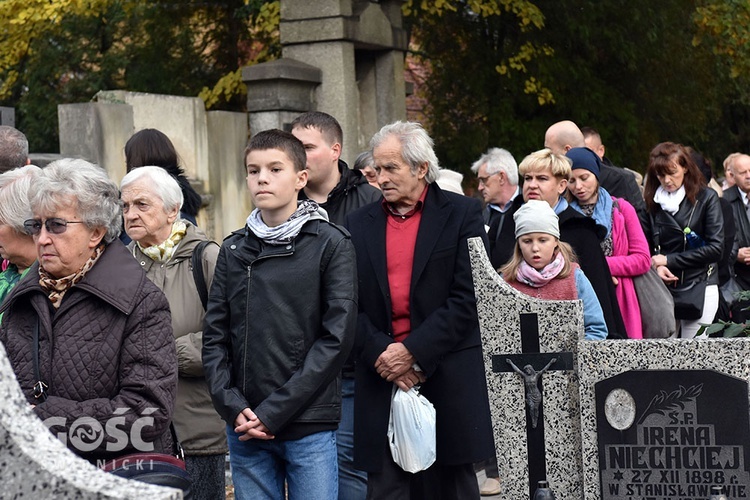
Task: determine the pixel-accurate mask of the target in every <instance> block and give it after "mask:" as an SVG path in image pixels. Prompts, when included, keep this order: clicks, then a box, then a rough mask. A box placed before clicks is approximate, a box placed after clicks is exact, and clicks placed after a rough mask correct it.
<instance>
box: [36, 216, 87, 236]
mask: <svg viewBox="0 0 750 500" xmlns="http://www.w3.org/2000/svg"><path fill="white" fill-rule="evenodd" d="M83 223H84V222H83V221H80V220H65V219H58V218H57V217H53V218H52V219H47V220H46V221H44V222H42V221H41V220H39V219H29V220H25V221H24V222H23V228H24V229H25V230H26V233H27V234H29V235H31V236H36V235H38V234H39V233H41V232H42V225H44V228H45V229H46V230H47V232H48V233H51V234H62V233H64V232H65V231H66V230H67V229H68V224H83Z"/></svg>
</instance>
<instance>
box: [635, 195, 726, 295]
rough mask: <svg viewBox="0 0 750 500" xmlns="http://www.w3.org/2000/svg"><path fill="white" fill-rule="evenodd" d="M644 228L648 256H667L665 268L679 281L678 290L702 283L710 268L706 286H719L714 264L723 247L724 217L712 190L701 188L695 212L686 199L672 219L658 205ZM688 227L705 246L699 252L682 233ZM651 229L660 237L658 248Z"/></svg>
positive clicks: (715, 264)
mask: <svg viewBox="0 0 750 500" xmlns="http://www.w3.org/2000/svg"><path fill="white" fill-rule="evenodd" d="M650 215H651V217H650V219H649V221H648V225H647V228H646V238H647V239H648V242H649V245H650V248H651V253H652V255H655V254H657V253H661V254H662V255H666V256H667V268H669V270H670V271H672V274H674V275H675V276H677V277H678V278H680V281H679V282H678V286H681V285H682V284H688V283H691V282H695V281H700V280H703V279H705V277H706V275H707V274H708V271H709V268H710V269H711V271H710V276H708V284H710V285H715V284H717V283H718V282H719V279H718V272H717V269H718V268H717V263H718V261H719V259H720V258H721V253H722V249H723V245H724V216H723V215H722V213H721V206H720V205H719V197H718V195H717V194H716V192H714V190H713V189H708V188H703V189H702V190H701V191H700V192H699V193H698V197H697V199H696V204H695V208H694V209H693V205H692V204H691V203H690V201H689V200H688V199H687V198H685V199H684V200H682V203H680V208H679V210H678V211H677V213H676V214H675V215H674V216H671V215H670V214H669V213H667V212H665V211H664V210H662V208H661V207H660V206H659V205H658V204H657V205H656V207H655V208H654V209H653V210H652V211H651V212H650ZM686 227H690V229H692V230H693V231H694V232H696V233H697V234H698V235H699V236H700V237H701V238H702V239H703V241H704V242H705V245H704V246H702V247H699V248H690V246H689V245H688V244H687V242H686V238H685V233H684V232H683V229H685V228H686ZM654 228H656V229H657V230H658V233H659V238H658V239H659V247H658V248H657V246H656V243H655V241H654Z"/></svg>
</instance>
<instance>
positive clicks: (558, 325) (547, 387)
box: [469, 238, 583, 499]
mask: <svg viewBox="0 0 750 500" xmlns="http://www.w3.org/2000/svg"><path fill="white" fill-rule="evenodd" d="M469 253H470V256H471V262H472V270H473V276H474V289H475V293H476V298H477V311H478V313H479V324H480V329H481V334H482V346H483V350H484V362H485V373H486V375H487V388H488V390H489V393H490V410H491V412H492V425H493V430H494V435H495V448H496V451H497V456H498V468H499V472H500V481H501V485H502V486H501V487H502V491H501V493H500V497H501V498H507V499H521V498H529V488H530V483H531V477H532V476H533V474H530V469H529V463H530V461H531V462H532V463H533V462H534V457H530V456H529V453H535V452H536V451H538V450H539V449H543V450H544V451H543V457H541V458H542V461H543V462H544V464H543V465H544V467H545V468H546V478H547V480H548V481H549V483H550V486H551V488H552V489H553V490H554V492H555V494H556V495H557V498H561V499H574V498H582V496H583V494H582V491H583V490H582V476H581V469H582V464H581V431H580V419H579V409H578V405H579V400H578V398H579V396H578V376H577V374H576V372H575V371H569V370H565V369H564V367H561V368H562V369H560V370H557V371H555V370H554V369H551V370H550V371H548V372H547V373H545V374H544V375H543V377H542V378H541V387H542V390H541V392H542V394H543V401H542V412H541V414H540V422H539V424H538V425H539V426H542V428H543V431H544V432H543V443H542V444H541V446H537V447H532V449H531V450H530V449H529V446H528V443H527V418H526V408H525V391H524V382H523V380H522V379H521V377H519V376H518V375H517V374H516V373H514V372H513V371H512V370H510V371H505V370H503V371H499V370H500V367H499V366H497V364H498V360H502V359H505V358H510V359H517V358H514V356H522V355H523V353H524V351H527V353H528V352H529V349H527V348H525V345H524V343H523V342H522V331H521V330H522V327H521V323H522V318H525V319H524V320H523V321H524V322H533V323H536V326H537V330H538V349H537V350H536V351H537V352H538V353H542V354H545V353H547V354H548V356H547V358H553V357H554V358H561V356H560V353H567V354H566V355H570V356H572V360H573V366H575V364H576V361H575V358H576V350H577V349H576V346H577V344H578V341H579V340H580V339H583V312H582V308H581V304H580V302H579V301H542V300H539V299H536V298H532V297H529V296H527V295H524V294H522V293H520V292H518V291H516V290H515V289H513V288H511V287H510V286H509V285H507V284H506V283H505V282H504V281H503V279H502V277H501V276H500V275H499V274H498V273H497V271H496V270H495V269H493V268H492V265H491V264H490V261H489V259H488V257H487V253H486V251H485V248H484V245H483V244H482V241H481V240H480V239H479V238H473V239H471V240H469ZM533 314H535V315H536V321H531V320H532V319H533V316H529V315H533ZM498 356H499V357H498ZM545 359H546V358H545ZM493 360H494V362H495V363H494V364H495V366H493ZM545 364H546V362H545V363H542V364H541V365H539V366H537V365H534V368H535V369H536V371H539V370H541V369H542V368H543V367H544V365H545ZM552 366H553V367H554V364H553V365H552ZM571 368H572V367H571ZM531 486H532V487H533V486H534V485H531Z"/></svg>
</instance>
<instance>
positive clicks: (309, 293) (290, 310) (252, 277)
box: [203, 220, 357, 439]
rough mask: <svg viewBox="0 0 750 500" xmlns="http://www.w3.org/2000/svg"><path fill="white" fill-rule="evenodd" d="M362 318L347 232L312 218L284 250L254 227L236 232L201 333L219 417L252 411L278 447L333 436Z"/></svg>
mask: <svg viewBox="0 0 750 500" xmlns="http://www.w3.org/2000/svg"><path fill="white" fill-rule="evenodd" d="M356 320H357V277H356V258H355V255H354V247H353V245H352V242H351V239H350V237H349V233H348V232H347V231H346V230H345V229H343V228H341V227H338V226H336V225H334V224H331V223H329V222H327V221H324V220H311V221H309V222H308V223H307V224H305V226H304V227H303V228H302V231H301V232H300V234H299V235H298V236H297V237H296V238H295V240H294V241H293V242H292V243H290V244H288V245H282V246H277V245H267V244H265V243H263V242H262V241H261V240H259V239H258V238H257V237H256V236H255V235H254V234H253V233H252V231H250V230H249V229H247V227H246V228H245V229H242V230H239V231H235V232H234V233H232V234H231V235H229V236H228V237H227V238H226V239H225V240H224V243H223V244H222V246H221V250H220V252H219V258H218V261H217V263H216V271H215V274H214V280H213V285H212V286H211V292H210V296H209V302H208V307H207V311H206V319H205V325H204V329H203V365H204V369H205V374H206V379H207V381H208V385H209V390H210V392H211V397H212V399H213V402H214V406H215V407H216V410H217V411H218V412H219V414H220V415H221V416H222V418H223V419H224V420H225V421H226V422H227V423H228V424H230V425H234V421H235V418H236V417H237V415H238V414H239V413H240V412H241V411H242V410H243V409H245V408H248V407H249V408H250V409H251V410H253V411H254V412H255V414H256V415H257V416H258V418H259V419H260V420H261V422H263V423H264V424H265V425H266V427H268V429H269V430H270V431H271V433H272V434H274V435H276V438H277V439H298V438H299V437H303V436H305V435H307V434H310V433H312V432H318V431H319V430H324V429H335V428H336V425H337V422H338V421H339V418H340V414H341V387H340V372H341V367H342V366H343V364H344V361H345V360H346V357H347V356H348V354H349V351H350V350H351V347H352V345H353V343H354V333H355V331H356Z"/></svg>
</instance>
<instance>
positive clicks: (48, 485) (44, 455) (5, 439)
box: [0, 344, 182, 500]
mask: <svg viewBox="0 0 750 500" xmlns="http://www.w3.org/2000/svg"><path fill="white" fill-rule="evenodd" d="M0 401H2V404H0V498H8V499H11V498H13V499H15V498H35V499H60V498H80V499H145V498H148V499H149V500H151V499H154V500H168V499H169V500H179V499H181V498H182V492H181V491H178V490H175V489H171V488H162V487H159V486H152V485H148V484H144V483H139V482H136V481H129V480H125V479H120V478H118V477H115V476H113V475H111V474H107V473H104V472H101V471H100V470H98V469H97V468H95V467H94V466H93V465H91V464H89V463H88V462H87V461H85V460H82V459H80V458H78V457H76V456H75V455H73V453H71V452H70V451H68V449H67V448H66V447H65V446H63V444H62V443H61V442H60V441H59V440H58V439H57V438H55V437H54V436H53V435H52V434H51V433H50V432H49V430H47V428H46V427H45V426H44V424H43V423H42V421H41V420H39V419H38V418H37V417H36V416H35V415H34V413H33V412H32V411H31V409H30V407H29V404H28V403H27V402H26V398H24V396H23V393H22V392H21V388H20V387H19V386H18V382H17V381H16V377H15V375H14V374H13V370H12V369H11V366H10V363H9V362H8V358H7V357H6V354H5V349H4V348H3V346H2V344H0Z"/></svg>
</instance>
